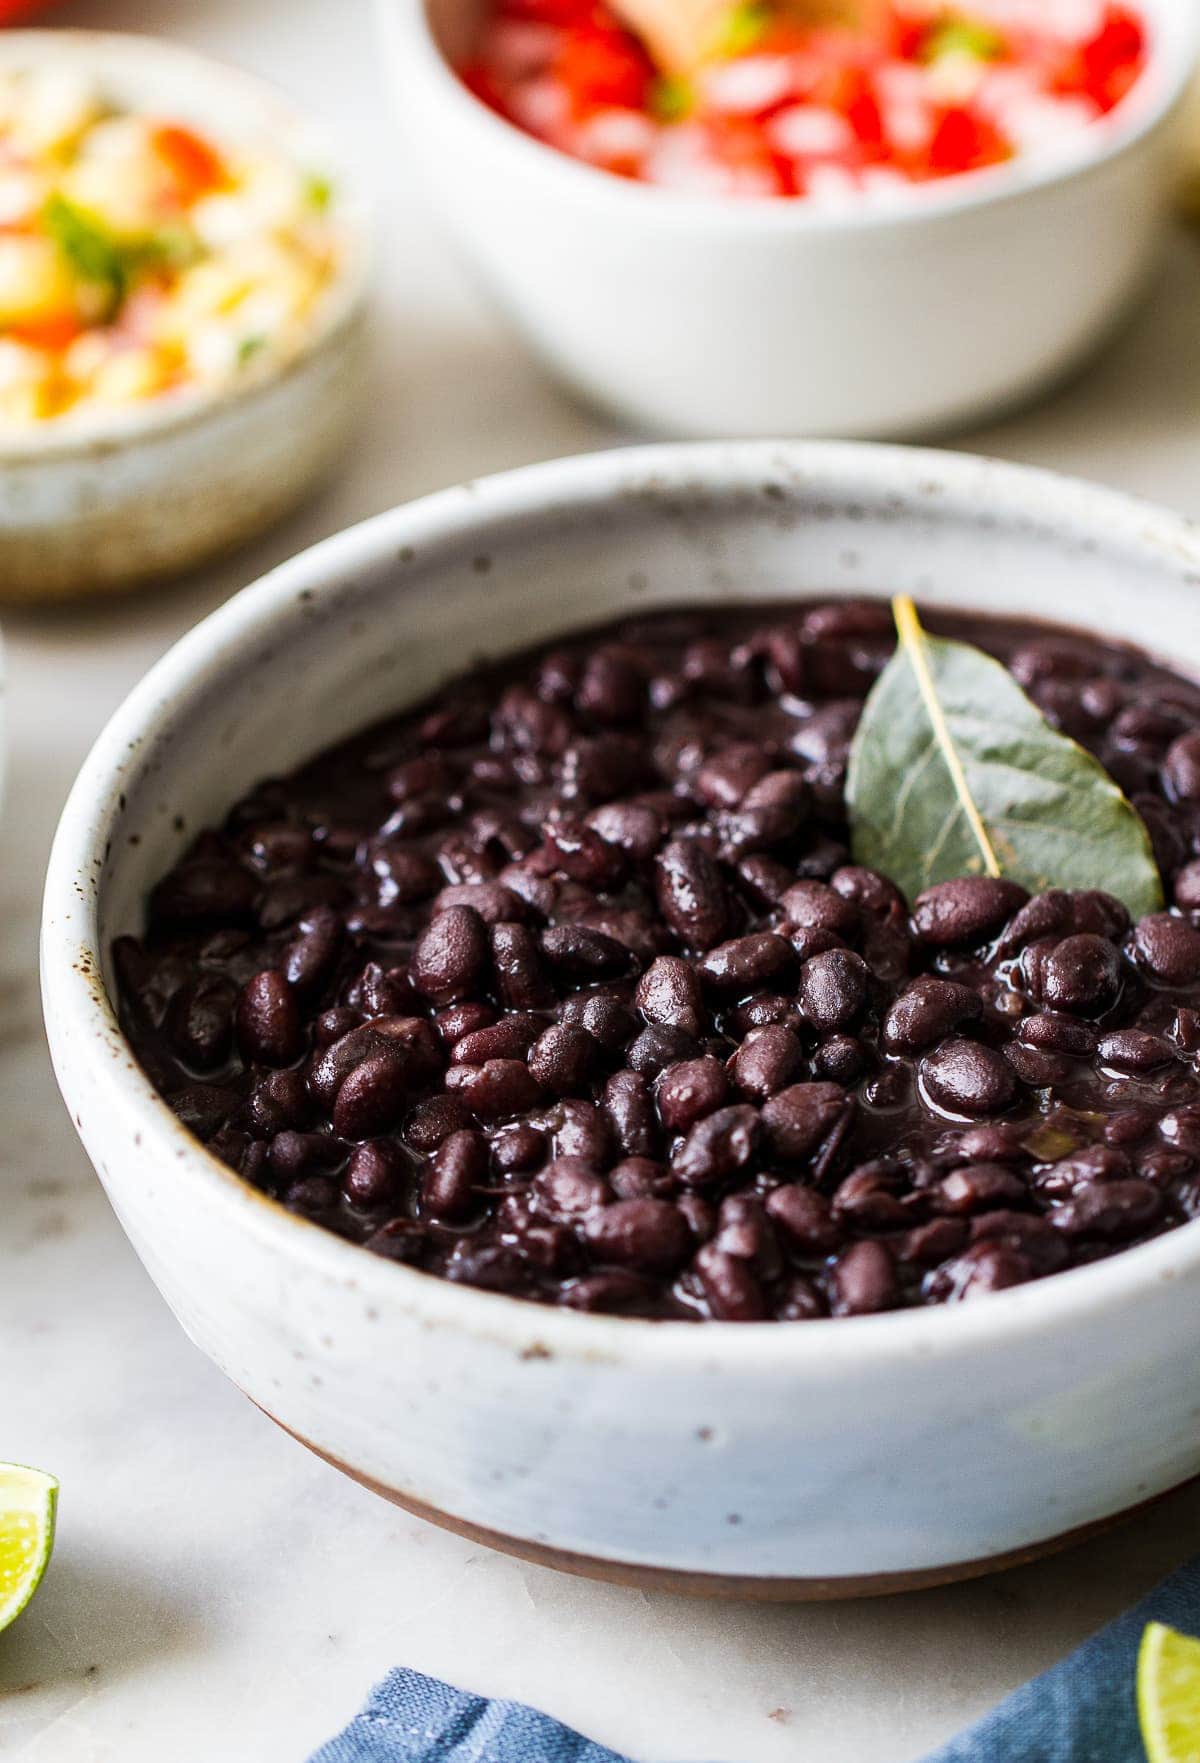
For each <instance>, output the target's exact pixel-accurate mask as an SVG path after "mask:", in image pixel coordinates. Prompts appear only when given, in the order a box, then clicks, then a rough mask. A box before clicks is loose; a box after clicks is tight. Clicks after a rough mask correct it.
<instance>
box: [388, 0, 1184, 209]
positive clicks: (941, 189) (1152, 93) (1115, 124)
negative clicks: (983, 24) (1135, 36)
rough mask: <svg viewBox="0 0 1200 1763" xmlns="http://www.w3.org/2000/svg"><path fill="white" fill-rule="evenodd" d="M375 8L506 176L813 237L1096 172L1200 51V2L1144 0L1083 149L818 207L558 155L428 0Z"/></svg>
mask: <svg viewBox="0 0 1200 1763" xmlns="http://www.w3.org/2000/svg"><path fill="white" fill-rule="evenodd" d="M375 8H376V17H377V19H378V21H379V24H380V29H381V31H382V34H383V37H384V40H385V43H386V44H388V45H389V46H390V48H391V60H392V64H393V68H394V70H395V74H394V77H395V78H396V79H403V80H405V81H406V82H407V80H408V78H409V77H410V75H411V77H413V78H417V77H423V79H424V80H425V82H426V84H427V85H428V86H429V88H430V90H431V92H432V93H433V94H434V95H435V96H436V98H437V100H438V101H439V102H441V103H442V104H443V105H445V106H448V107H449V108H450V110H451V112H452V115H453V121H454V127H455V128H456V130H470V131H471V132H473V134H474V135H475V137H476V139H477V142H478V146H479V148H480V151H481V152H482V153H483V154H485V155H486V156H487V158H488V161H489V169H491V168H492V167H494V171H495V175H496V177H497V180H498V181H499V180H500V179H501V178H502V176H503V169H502V164H501V160H502V159H503V160H507V162H508V163H509V164H510V165H511V166H512V168H513V169H514V171H516V170H520V169H521V168H522V167H524V168H526V169H527V170H528V171H529V172H530V173H531V174H533V175H536V174H537V173H538V172H539V170H540V172H541V173H542V175H544V176H545V177H546V178H548V179H550V180H552V181H553V182H554V183H556V184H557V185H558V186H559V190H560V193H561V195H562V197H563V199H564V200H570V199H571V198H572V197H574V198H576V199H578V200H583V199H585V198H586V197H588V196H589V195H590V196H591V197H592V198H594V199H595V200H596V201H597V202H601V203H603V204H604V205H605V206H606V207H607V208H609V209H610V210H611V211H612V213H613V214H614V215H615V214H617V213H620V212H624V213H625V214H627V215H629V216H630V217H631V218H638V217H639V216H640V218H641V219H643V220H646V221H649V222H650V223H652V224H653V225H654V226H656V227H658V226H662V225H670V224H680V225H683V224H696V225H699V224H702V223H707V224H708V225H710V226H711V227H713V228H714V229H717V230H723V229H725V228H732V229H735V230H737V229H749V230H751V231H754V230H759V229H761V230H765V231H767V232H772V233H774V232H785V233H786V232H793V231H795V232H797V233H800V234H812V235H814V236H817V237H829V236H838V235H842V234H846V233H860V232H862V233H869V234H873V233H878V232H886V231H888V230H889V229H891V228H893V227H895V228H900V229H905V228H907V227H910V226H915V225H917V224H918V223H920V222H922V221H930V222H932V221H937V220H939V219H944V218H946V217H949V216H954V215H957V214H962V213H964V212H975V211H977V210H979V211H983V210H988V209H991V208H996V207H1003V206H1007V205H1008V204H1011V203H1013V202H1015V201H1019V200H1020V199H1021V198H1022V197H1026V196H1032V195H1034V194H1035V193H1036V192H1038V191H1041V190H1047V189H1051V188H1056V187H1058V186H1060V185H1063V184H1068V183H1071V182H1073V181H1075V180H1077V179H1083V178H1086V177H1088V176H1090V175H1092V174H1093V173H1096V172H1098V171H1100V170H1101V169H1102V168H1103V167H1104V166H1106V165H1107V164H1108V163H1109V162H1111V161H1112V160H1114V159H1117V158H1119V157H1121V156H1122V155H1123V154H1125V153H1127V152H1129V151H1131V150H1132V149H1134V148H1135V147H1136V146H1138V144H1139V143H1140V142H1142V141H1143V140H1144V139H1146V137H1148V136H1149V135H1151V134H1153V133H1154V132H1155V130H1156V129H1158V128H1159V127H1160V125H1162V124H1163V123H1164V122H1165V121H1166V120H1167V119H1168V118H1169V116H1170V114H1171V112H1172V111H1173V110H1174V109H1175V107H1176V105H1177V104H1178V103H1179V102H1180V100H1181V98H1182V97H1183V94H1184V92H1185V90H1186V88H1187V86H1188V84H1189V81H1190V79H1191V76H1192V72H1193V70H1194V68H1195V66H1196V64H1197V61H1198V59H1200V8H1197V9H1195V10H1193V9H1191V8H1190V7H1189V5H1188V0H1183V4H1180V5H1176V4H1174V3H1173V0H1141V8H1142V12H1143V16H1144V17H1146V18H1147V20H1148V22H1149V24H1150V26H1151V31H1152V43H1151V53H1150V57H1149V60H1148V63H1147V66H1146V69H1145V70H1144V72H1143V74H1142V76H1141V78H1140V79H1139V80H1138V81H1137V83H1136V84H1135V85H1134V86H1133V87H1132V88H1131V90H1130V91H1129V93H1128V94H1127V95H1126V97H1125V98H1123V99H1122V100H1121V101H1120V102H1119V103H1118V104H1117V106H1116V107H1115V109H1114V110H1113V111H1111V112H1109V114H1108V115H1107V116H1106V117H1103V118H1101V119H1099V120H1098V121H1097V122H1096V123H1095V124H1094V125H1093V129H1094V133H1095V136H1096V137H1097V138H1096V139H1095V141H1094V142H1093V139H1092V136H1091V134H1090V133H1085V135H1084V138H1083V140H1082V141H1081V142H1080V144H1079V146H1078V147H1077V148H1076V149H1074V150H1072V151H1071V152H1069V153H1064V154H1062V155H1061V157H1051V158H1049V159H1048V160H1047V161H1045V162H1043V161H1040V160H1039V159H1038V158H1037V157H1036V156H1028V155H1018V156H1017V157H1016V158H1015V159H1014V160H1012V161H1011V162H1010V163H1008V164H1005V165H999V166H991V167H987V168H985V169H983V170H980V171H974V172H966V173H961V174H959V175H958V176H955V177H948V178H942V179H939V180H938V181H937V182H936V183H935V184H930V185H921V186H920V187H919V188H918V189H917V190H915V192H901V193H898V194H897V195H896V197H895V198H894V199H893V200H889V201H888V202H886V203H885V202H880V203H879V204H877V205H876V204H872V203H868V202H862V203H857V202H851V203H847V205H846V207H845V208H828V209H820V208H818V207H817V206H816V205H815V204H813V203H809V202H805V201H803V200H797V199H795V198H792V199H787V198H781V197H777V196H737V197H730V196H715V195H714V196H705V195H695V194H688V193H686V192H683V191H678V190H667V189H662V188H659V187H657V186H655V185H653V184H644V183H639V182H636V181H634V180H632V179H629V178H620V177H616V176H614V175H613V174H612V173H611V172H607V171H605V170H603V168H601V167H598V166H593V165H589V164H587V163H586V161H584V160H581V159H576V158H574V157H573V156H572V155H570V154H568V153H563V152H560V151H559V150H558V149H557V148H555V147H551V146H550V145H548V144H547V143H546V142H543V141H540V140H538V139H536V138H535V137H534V136H533V135H529V134H526V133H525V131H524V130H523V129H520V128H518V127H517V125H516V124H515V123H511V122H509V121H508V120H507V119H506V118H504V117H501V116H498V115H497V114H496V112H495V111H493V110H492V109H490V107H489V106H488V105H486V104H484V103H483V101H482V100H481V99H479V98H477V97H476V96H475V94H474V93H473V92H471V91H470V90H469V89H468V88H467V87H466V86H465V85H464V84H463V82H462V80H461V79H460V78H459V76H458V74H457V73H456V72H455V70H454V69H453V67H452V66H451V65H450V63H449V61H448V60H447V59H446V57H445V56H444V55H443V53H442V51H441V48H440V46H439V44H438V42H437V39H436V38H435V36H434V34H433V30H432V28H431V25H430V20H429V14H428V9H427V4H426V0H375ZM401 70H403V71H401Z"/></svg>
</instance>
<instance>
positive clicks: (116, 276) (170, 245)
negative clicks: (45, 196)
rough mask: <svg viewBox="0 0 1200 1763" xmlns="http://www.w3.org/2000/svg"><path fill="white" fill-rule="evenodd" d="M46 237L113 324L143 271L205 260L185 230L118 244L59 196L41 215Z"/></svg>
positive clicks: (170, 229) (163, 230)
mask: <svg viewBox="0 0 1200 1763" xmlns="http://www.w3.org/2000/svg"><path fill="white" fill-rule="evenodd" d="M42 220H43V222H44V224H45V227H46V231H47V232H48V233H49V235H50V237H51V238H52V239H53V240H54V243H55V244H56V245H57V246H58V249H59V251H60V252H61V253H62V255H63V256H64V257H65V258H66V260H67V263H68V264H69V265H70V267H71V269H72V270H73V272H74V273H75V274H76V275H77V276H78V277H79V279H80V280H81V281H83V282H87V283H88V285H89V286H90V287H93V288H97V289H99V290H100V291H101V293H102V296H103V311H102V316H103V317H104V318H111V317H112V315H113V313H114V312H115V311H116V309H117V307H118V306H119V305H120V304H121V302H122V300H124V299H125V297H126V295H127V294H128V293H129V290H130V287H131V286H132V284H133V281H134V278H135V277H136V276H137V275H138V273H139V272H140V271H143V270H151V271H152V270H163V269H183V268H186V266H187V265H188V264H189V263H193V262H194V261H195V260H196V258H197V256H198V255H200V246H199V243H198V241H197V239H196V238H195V237H194V235H193V234H192V233H190V232H189V231H188V230H187V229H186V228H185V227H162V228H160V229H159V231H158V232H156V233H151V234H150V235H149V236H148V237H146V238H144V239H118V238H115V237H114V236H113V234H112V233H110V232H109V231H108V229H107V228H106V227H105V226H104V224H103V222H102V221H100V220H98V219H97V218H96V216H95V215H92V214H89V213H88V212H87V210H86V209H84V208H78V207H77V206H76V205H75V203H74V202H69V201H68V200H67V198H66V197H65V196H63V195H61V194H60V193H59V192H57V191H56V192H55V194H54V195H52V196H51V197H50V198H49V200H48V201H47V203H46V205H45V207H44V208H43V210H42Z"/></svg>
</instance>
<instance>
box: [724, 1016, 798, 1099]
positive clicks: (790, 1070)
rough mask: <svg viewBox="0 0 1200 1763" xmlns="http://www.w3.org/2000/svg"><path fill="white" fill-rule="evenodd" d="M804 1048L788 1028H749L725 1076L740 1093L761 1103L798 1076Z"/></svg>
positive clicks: (777, 1026) (775, 1026)
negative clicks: (728, 1077) (730, 1078)
mask: <svg viewBox="0 0 1200 1763" xmlns="http://www.w3.org/2000/svg"><path fill="white" fill-rule="evenodd" d="M803 1065H804V1049H803V1048H802V1047H801V1045H800V1042H799V1041H798V1040H797V1038H796V1036H795V1035H794V1034H793V1033H792V1031H791V1030H790V1029H788V1028H783V1027H781V1026H779V1025H774V1026H770V1027H766V1028H756V1029H751V1031H750V1033H749V1034H748V1035H747V1036H746V1038H745V1040H744V1041H743V1042H742V1044H741V1046H740V1047H739V1048H738V1050H737V1052H736V1053H735V1054H734V1055H733V1057H732V1058H731V1059H730V1061H729V1074H730V1076H731V1077H732V1078H733V1081H734V1083H735V1084H736V1086H737V1088H738V1089H739V1090H741V1092H742V1094H743V1095H745V1096H748V1097H749V1098H750V1100H751V1101H753V1102H765V1101H766V1099H767V1097H768V1096H773V1095H775V1093H776V1092H777V1091H778V1090H782V1089H786V1088H787V1086H788V1084H790V1083H791V1082H793V1080H794V1079H795V1078H797V1077H798V1076H799V1075H800V1072H801V1069H802V1068H803Z"/></svg>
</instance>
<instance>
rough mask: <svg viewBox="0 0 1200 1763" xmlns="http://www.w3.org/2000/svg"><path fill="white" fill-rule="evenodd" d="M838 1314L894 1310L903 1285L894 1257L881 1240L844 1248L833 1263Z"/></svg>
mask: <svg viewBox="0 0 1200 1763" xmlns="http://www.w3.org/2000/svg"><path fill="white" fill-rule="evenodd" d="M832 1285H833V1313H834V1315H835V1316H869V1315H874V1314H875V1313H876V1312H878V1311H880V1310H893V1309H895V1307H896V1305H897V1304H898V1303H899V1302H900V1287H899V1282H898V1281H897V1279H896V1269H895V1265H894V1264H893V1261H892V1257H891V1256H890V1255H889V1254H888V1251H887V1249H886V1248H885V1247H884V1245H883V1244H882V1243H878V1242H874V1241H872V1240H870V1239H866V1240H864V1241H862V1242H858V1243H851V1244H850V1246H849V1248H848V1249H843V1250H842V1252H841V1254H840V1255H839V1256H838V1258H837V1260H836V1261H835V1262H834V1264H833V1275H832Z"/></svg>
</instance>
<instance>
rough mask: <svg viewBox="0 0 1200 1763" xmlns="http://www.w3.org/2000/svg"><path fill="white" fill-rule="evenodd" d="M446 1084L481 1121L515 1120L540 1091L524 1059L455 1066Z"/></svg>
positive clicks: (448, 1074) (533, 1101)
mask: <svg viewBox="0 0 1200 1763" xmlns="http://www.w3.org/2000/svg"><path fill="white" fill-rule="evenodd" d="M446 1085H447V1088H448V1089H452V1090H453V1091H454V1093H455V1094H456V1095H457V1096H459V1097H460V1098H461V1099H462V1101H463V1102H464V1103H465V1104H466V1106H467V1107H468V1108H469V1109H470V1111H471V1113H472V1114H474V1115H475V1116H476V1117H477V1118H478V1119H479V1120H511V1119H512V1117H513V1116H514V1115H517V1114H523V1113H524V1112H525V1110H526V1109H527V1108H532V1107H533V1105H534V1103H535V1102H536V1101H537V1099H538V1094H539V1092H538V1086H537V1083H536V1081H535V1079H534V1077H533V1074H532V1073H531V1072H530V1070H529V1067H528V1066H527V1065H526V1064H525V1063H524V1062H523V1061H522V1060H520V1059H488V1060H486V1061H485V1062H484V1064H482V1065H452V1066H451V1067H450V1069H449V1071H448V1072H447V1073H446ZM339 1100H340V1096H339Z"/></svg>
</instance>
